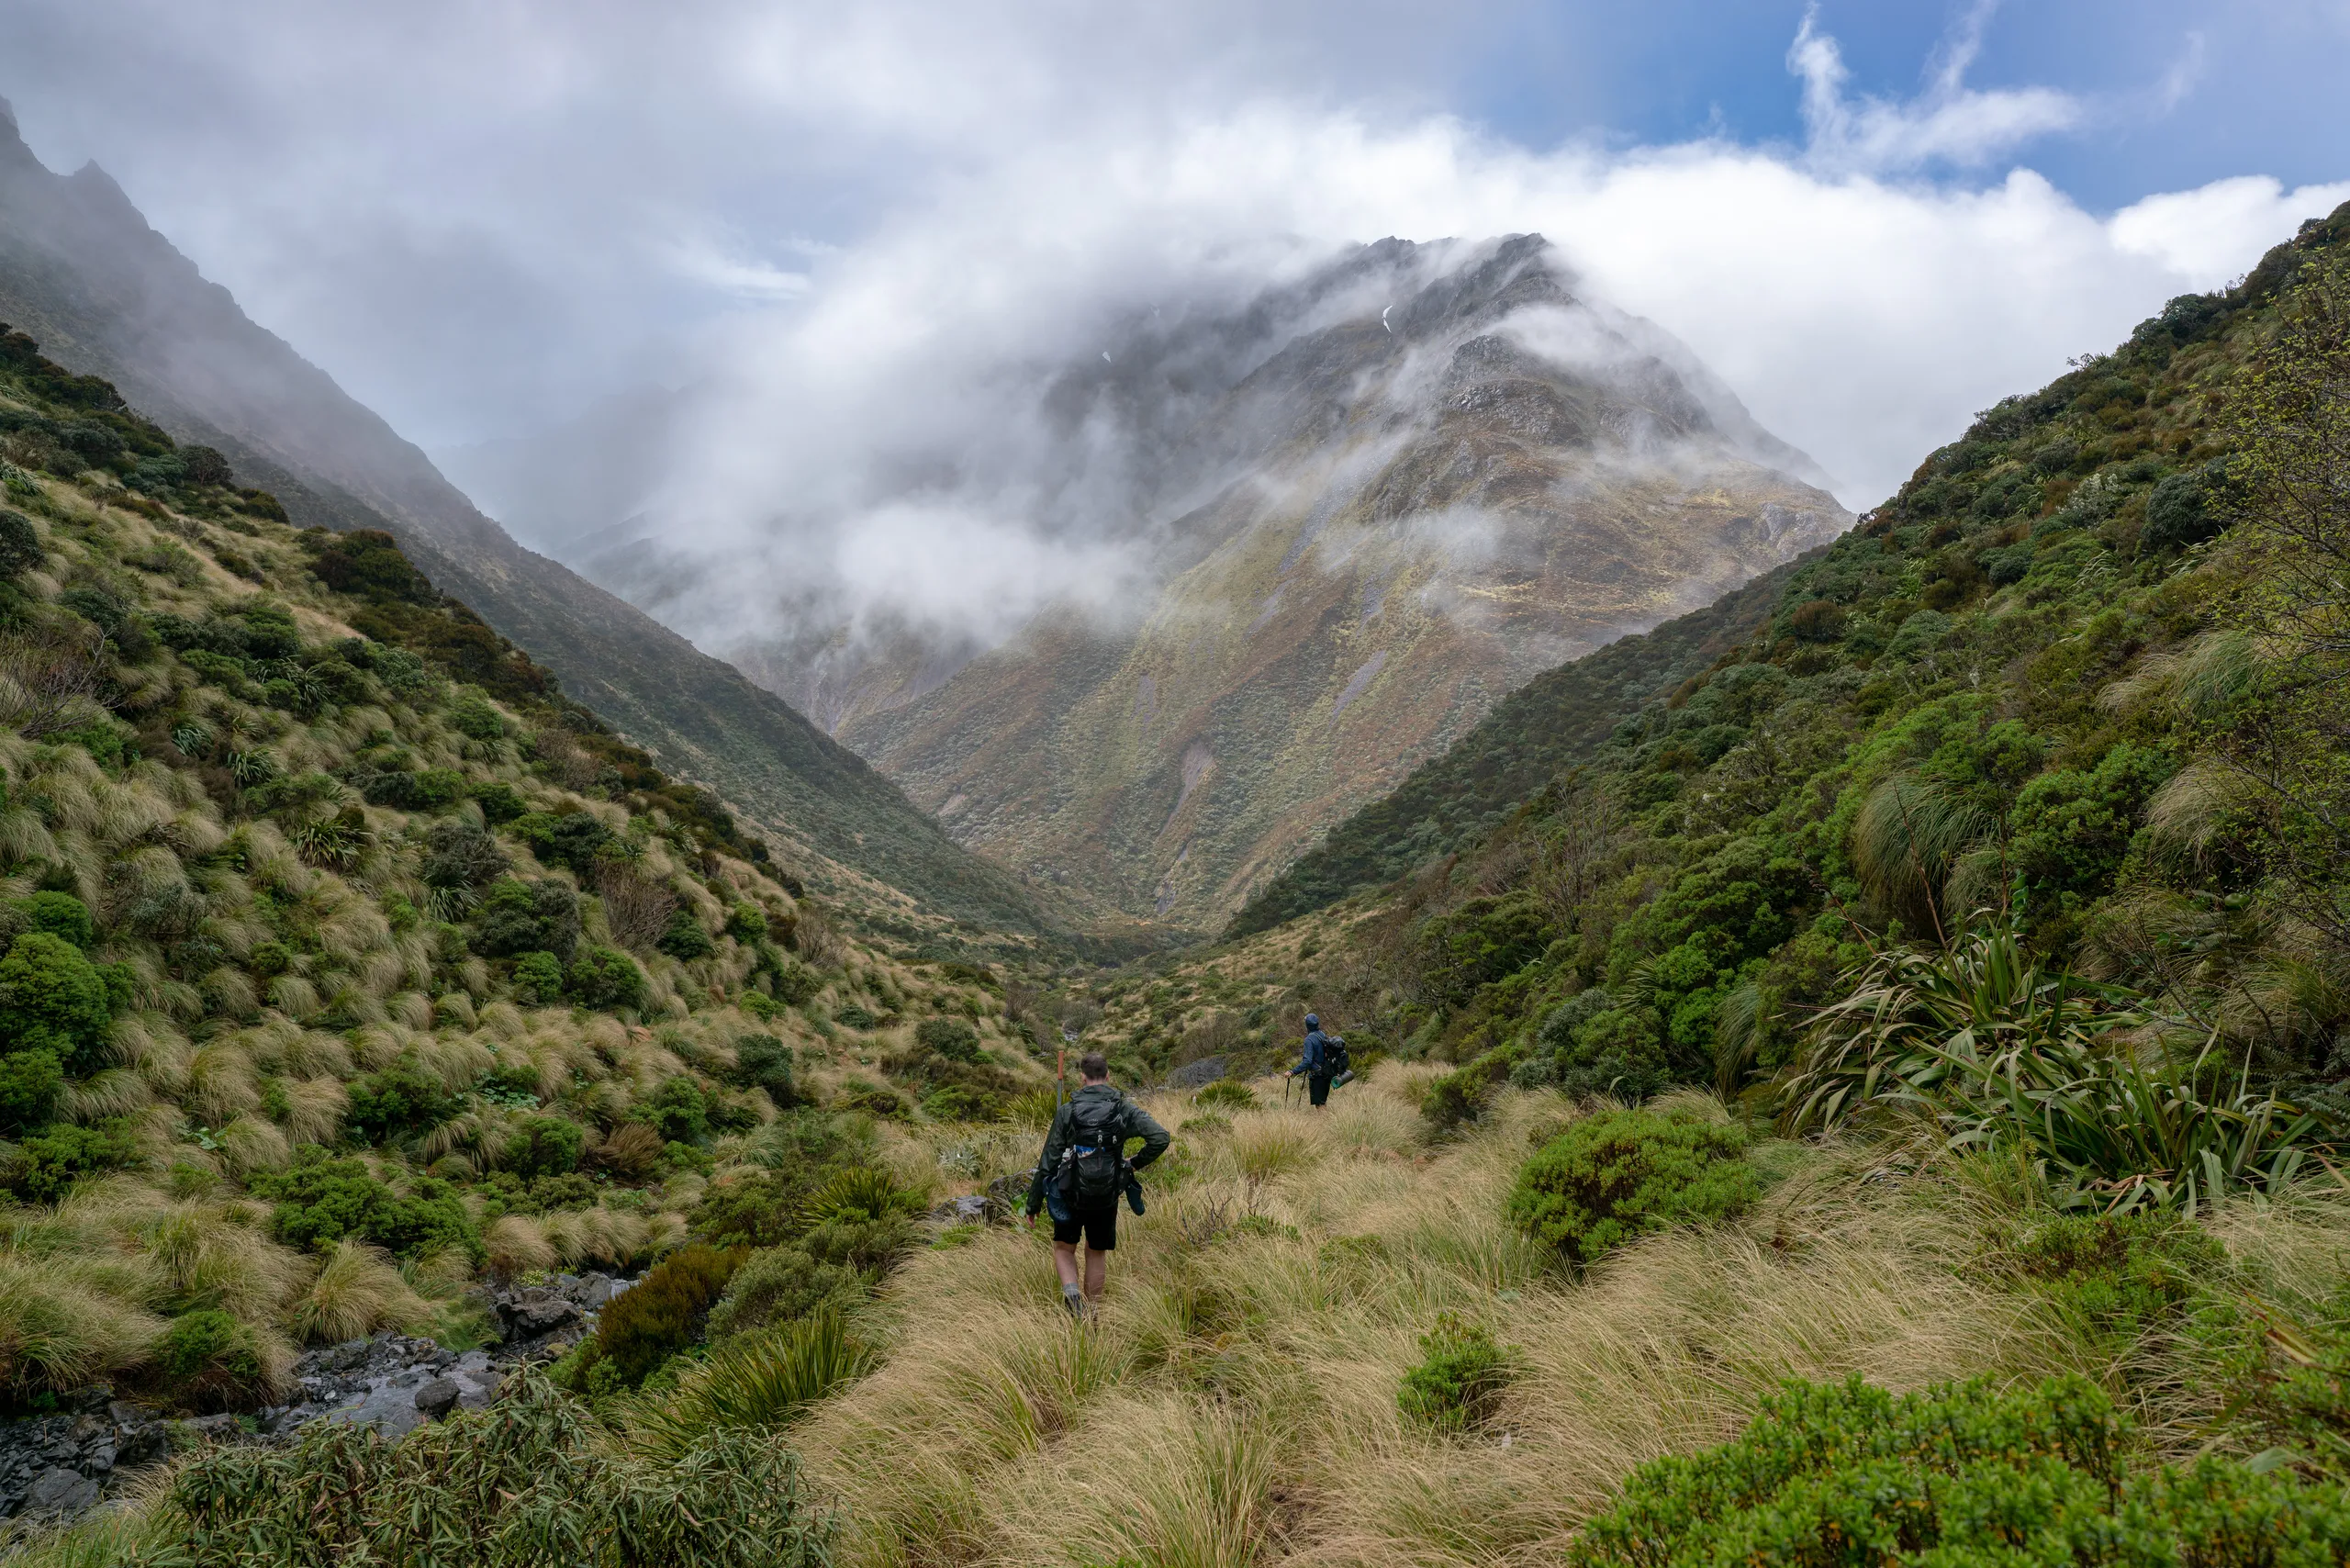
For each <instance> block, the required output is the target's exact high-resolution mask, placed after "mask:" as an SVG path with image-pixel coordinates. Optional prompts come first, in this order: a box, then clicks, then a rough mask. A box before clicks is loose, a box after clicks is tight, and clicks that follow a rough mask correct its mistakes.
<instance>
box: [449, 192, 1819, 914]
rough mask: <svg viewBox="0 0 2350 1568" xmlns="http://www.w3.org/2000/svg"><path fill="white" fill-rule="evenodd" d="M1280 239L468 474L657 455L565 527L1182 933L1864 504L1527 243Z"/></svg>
mask: <svg viewBox="0 0 2350 1568" xmlns="http://www.w3.org/2000/svg"><path fill="white" fill-rule="evenodd" d="M1269 254H1270V255H1271V256H1272V258H1273V260H1272V271H1273V274H1274V275H1272V276H1271V277H1270V278H1261V277H1260V281H1259V283H1258V284H1257V286H1255V287H1254V288H1253V289H1249V290H1244V289H1242V288H1241V287H1240V286H1238V285H1237V282H1236V281H1235V278H1234V277H1233V275H1231V274H1217V275H1215V276H1213V277H1209V278H1203V279H1195V280H1193V288H1194V292H1193V293H1192V295H1191V297H1188V298H1179V297H1172V296H1171V295H1169V296H1162V297H1161V299H1160V300H1159V301H1158V302H1157V303H1150V302H1144V301H1139V300H1136V301H1121V300H1116V299H1114V297H1105V299H1104V300H1103V301H1102V302H1099V303H1097V304H1095V305H1093V306H1091V307H1090V309H1091V313H1092V314H1091V318H1090V321H1091V330H1090V332H1088V333H1087V334H1085V335H1084V336H1083V348H1082V350H1077V351H1066V352H1063V353H1059V354H1058V355H1057V357H1050V358H1048V357H1046V356H1045V355H1043V354H1041V353H1034V354H1019V355H1012V356H1009V357H1005V358H1001V359H989V358H987V357H984V356H981V355H975V354H974V355H968V356H967V357H962V358H960V359H958V358H957V357H956V356H954V355H952V354H948V355H945V356H942V357H941V358H940V359H939V360H938V361H936V362H934V363H931V364H920V363H912V364H909V363H908V362H906V361H904V360H902V359H901V360H898V361H896V362H894V369H895V375H894V376H892V377H890V378H886V379H884V380H882V384H881V385H880V386H871V385H867V386H852V387H851V388H849V389H848V390H847V391H846V392H845V394H844V399H845V402H846V403H847V404H849V405H850V406H852V407H854V408H855V409H857V410H859V411H860V412H861V413H863V414H865V415H867V416H871V417H872V418H871V421H870V423H869V424H867V425H866V426H864V427H861V428H859V429H856V430H855V431H850V430H847V429H845V428H844V427H843V426H842V425H840V424H837V423H836V422H835V421H834V420H833V419H832V418H830V417H828V416H827V415H826V414H825V413H824V412H823V411H822V409H818V408H815V407H812V406H811V403H812V401H813V400H812V399H811V400H810V401H803V402H796V403H790V404H789V405H787V404H785V403H784V402H782V401H780V400H779V398H778V396H777V384H776V383H775V382H770V383H768V384H767V386H765V387H764V388H762V389H761V390H763V391H764V392H765V393H766V394H767V395H766V396H765V397H755V396H751V395H750V389H748V388H745V387H743V386H734V387H731V388H730V387H729V386H726V385H724V384H723V383H719V382H712V383H710V384H707V385H705V386H700V387H699V388H697V390H696V391H695V392H694V393H692V394H689V395H680V396H677V397H674V398H669V399H667V400H657V399H649V398H648V399H645V400H643V402H641V403H638V404H635V405H633V407H635V408H637V409H641V410H642V412H641V413H640V414H639V415H638V416H637V417H636V418H635V419H634V420H632V419H631V418H630V416H629V414H628V412H627V411H626V410H625V409H623V408H622V406H621V405H617V404H615V405H607V406H606V407H605V408H602V409H598V410H597V411H596V412H595V413H594V414H592V415H591V416H590V417H589V418H588V420H583V421H581V422H580V423H578V424H576V425H575V426H573V427H570V428H568V429H566V430H565V431H558V432H556V433H554V435H552V436H550V437H548V438H545V439H544V440H543V441H541V442H537V443H535V444H533V443H505V444H503V445H501V446H500V447H498V448H496V449H491V448H476V449H475V450H474V453H473V454H471V458H470V460H471V461H472V462H473V463H474V464H475V465H476V469H477V471H479V472H481V473H482V474H483V475H484V476H485V478H486V479H487V481H489V482H491V483H495V484H501V485H504V486H506V487H509V488H510V489H512V490H514V491H515V492H516V493H518V494H535V496H536V497H537V498H538V499H536V500H535V501H533V502H532V505H534V506H536V507H537V508H538V509H539V510H538V511H537V512H533V513H532V514H531V515H532V516H537V515H541V514H542V513H545V514H553V513H554V512H555V511H556V510H559V509H556V508H554V507H550V506H548V505H547V504H546V501H545V498H548V497H553V496H558V495H563V494H567V493H571V492H572V491H574V490H576V489H579V488H581V487H582V486H581V480H582V477H583V476H586V475H589V474H602V473H605V472H607V471H609V469H610V466H611V465H612V464H613V462H614V461H615V458H614V454H624V455H625V457H626V458H631V459H636V460H639V461H641V460H643V458H645V457H647V456H652V455H658V456H659V457H660V458H661V459H662V460H663V461H666V464H667V465H668V467H667V470H666V472H662V471H656V470H655V469H653V468H642V467H641V468H639V469H638V470H637V471H636V472H635V473H634V474H633V475H632V476H630V477H628V478H626V479H624V480H622V481H621V482H618V483H613V484H605V485H600V486H599V485H588V486H586V487H585V488H586V489H587V490H588V491H590V492H592V494H591V495H590V497H589V498H588V499H586V500H585V501H584V502H583V505H582V510H580V511H579V512H576V513H575V514H574V516H575V521H574V522H573V523H572V524H571V525H570V527H569V530H568V532H567V535H566V536H565V537H564V538H563V539H562V540H561V541H560V542H556V541H554V540H553V539H550V542H549V547H550V548H552V549H554V550H556V551H557V552H558V553H560V554H564V555H565V558H566V559H568V560H570V561H571V562H572V563H573V564H574V565H576V566H577V567H578V568H579V569H580V570H581V571H583V572H584V573H586V574H587V575H588V576H589V577H591V578H593V579H594V580H596V581H598V582H599V583H601V584H603V585H604V586H605V587H607V588H610V589H611V590H612V591H614V592H616V593H618V594H620V595H621V596H622V597H624V598H626V599H630V600H631V601H632V602H633V603H635V604H637V605H639V606H641V607H643V609H645V610H648V611H649V612H651V613H653V614H655V615H656V616H658V617H660V618H661V619H662V620H663V621H664V622H666V623H668V624H670V625H672V626H675V627H677V628H678V629H679V630H681V631H684V632H686V633H688V634H690V635H692V636H694V637H695V639H696V640H697V641H698V642H699V643H700V644H701V645H703V646H705V647H709V648H711V649H712V650H713V651H717V652H720V653H722V654H723V655H725V656H726V657H728V658H729V659H730V660H732V661H733V663H735V664H736V665H737V666H740V667H741V668H743V669H744V671H745V672H746V673H748V674H750V675H751V676H752V677H753V678H755V679H756V680H758V681H760V682H761V683H762V684H764V685H766V686H767V687H768V688H769V689H773V690H776V691H778V692H779V693H781V694H783V695H784V696H786V697H787V698H788V699H789V700H791V701H792V702H793V704H794V705H795V706H797V707H799V708H800V709H801V710H802V711H805V712H807V713H809V714H810V715H811V717H813V718H815V719H816V720H817V722H820V723H822V724H823V725H825V726H826V727H827V728H829V729H830V730H832V731H833V733H834V734H836V735H837V736H839V737H840V738H841V739H843V740H845V741H846V742H847V743H848V744H849V745H852V746H854V747H855V748H856V749H857V750H858V751H860V752H861V753H863V754H864V755H865V756H868V757H869V758H871V759H872V760H874V761H875V762H876V763H877V764H878V765H879V766H880V767H881V768H882V769H883V770H884V771H885V772H886V773H888V774H889V775H890V776H891V777H892V778H896V779H898V780H899V781H901V783H902V784H904V785H905V787H906V788H907V789H908V790H910V791H911V792H912V795H913V797H914V798H915V800H916V801H917V802H918V803H920V804H922V805H923V806H925V807H927V808H929V809H932V810H934V811H936V812H939V813H940V815H941V817H942V818H943V819H944V820H945V821H946V824H947V826H948V828H949V830H950V831H951V832H953V833H954V834H956V835H957V837H959V838H961V839H962V840H963V841H964V842H966V843H968V844H970V845H972V846H978V847H980V848H982V849H984V850H985V851H987V852H988V853H989V854H990V855H992V856H995V857H998V858H1000V859H1002V860H1003V861H1004V862H1005V863H1007V864H1009V865H1011V866H1013V867H1016V868H1020V869H1021V870H1023V871H1024V872H1026V873H1027V874H1029V875H1030V876H1032V877H1035V878H1038V879H1044V880H1046V881H1049V882H1052V883H1054V884H1057V885H1059V886H1061V887H1063V888H1065V889H1067V890H1069V892H1070V894H1071V895H1072V896H1073V897H1074V898H1075V899H1077V900H1078V901H1079V902H1080V904H1082V905H1085V906H1088V907H1090V908H1091V909H1092V910H1093V911H1095V912H1096V913H1110V912H1115V913H1122V914H1124V915H1126V916H1132V917H1138V918H1144V919H1158V920H1169V921H1176V922H1181V923H1187V924H1201V923H1206V922H1210V921H1214V920H1218V919H1221V918H1222V917H1223V916H1225V915H1226V914H1228V913H1230V912H1231V911H1232V910H1233V909H1234V908H1237V906H1238V903H1239V902H1242V901H1243V900H1245V898H1246V897H1247V895H1248V891H1249V890H1251V889H1253V888H1254V887H1256V886H1258V885H1259V884H1260V883H1261V882H1262V880H1263V879H1265V878H1266V877H1268V876H1270V875H1271V874H1273V873H1274V872H1275V871H1277V870H1278V869H1280V868H1281V866H1282V865H1285V864H1286V863H1287V861H1288V859H1289V858H1290V857H1292V856H1294V855H1295V854H1296V853H1297V852H1298V850H1299V849H1300V848H1302V847H1303V846H1304V844H1306V843H1308V842H1310V841H1311V840H1312V839H1313V837H1314V836H1315V834H1318V833H1319V832H1320V830H1321V829H1322V828H1323V827H1325V826H1326V825H1327V823H1329V822H1330V821H1332V820H1334V819H1335V818H1336V817H1337V816H1341V815H1344V814H1345V813H1346V812H1349V811H1351V810H1353V809H1354V808H1355V807H1356V806H1358V805H1360V803H1361V802H1362V801H1365V800H1368V799H1371V798H1372V797H1373V796H1375V795H1376V794H1378V793H1380V792H1381V791H1382V790H1385V789H1387V788H1389V787H1392V785H1393V783H1394V782H1395V781H1396V780H1397V779H1398V778H1401V776H1402V773H1403V772H1404V770H1407V769H1408V767H1409V766H1410V765H1411V764H1412V763H1413V762H1414V761H1416V760H1417V759H1419V758H1422V757H1425V756H1429V755H1432V754H1433V753H1434V752H1435V751H1437V750H1440V749H1441V748H1442V747H1443V746H1444V745H1447V744H1449V742H1450V741H1451V740H1452V739H1453V738H1454V737H1456V736H1457V735H1459V734H1461V733H1462V732H1463V731H1464V730H1465V729H1466V728H1467V727H1468V726H1469V725H1470V724H1472V723H1473V722H1475V721H1476V719H1477V718H1479V717H1480V716H1482V715H1483V712H1484V711H1486V710H1487V709H1489V708H1490V707H1491V706H1492V704H1493V703H1494V701H1496V700H1499V699H1500V698H1501V697H1502V696H1503V695H1504V694H1505V693H1506V692H1508V691H1510V690H1511V689H1515V688H1516V686H1518V685H1520V684H1522V683H1524V682H1525V681H1526V680H1527V679H1529V678H1532V677H1533V676H1534V675H1536V674H1537V673H1539V672H1540V671H1541V670H1543V669H1545V668H1548V667H1549V666H1552V665H1554V664H1556V663H1558V662H1559V661H1561V659H1564V658H1568V657H1572V656H1573V655H1576V654H1579V653H1582V652H1585V651H1588V650H1589V649H1590V648H1592V647H1594V646H1596V645H1598V644H1603V643H1605V642H1606V641H1608V640H1610V639H1611V638H1614V637H1616V636H1618V635H1621V634H1623V633H1626V632H1630V631H1639V630H1644V629H1646V628H1647V627H1649V626H1651V625H1653V624H1655V623H1656V622H1659V621H1661V620H1663V619H1665V618H1667V617H1669V616H1671V615H1673V614H1675V613H1678V612H1680V611H1682V610H1687V609H1689V608H1691V607H1693V606H1694V605H1695V604H1699V603H1703V602H1705V601H1707V600H1708V599H1712V598H1713V597H1714V596H1715V595H1716V594H1718V593H1719V592H1720V591H1721V590H1723V589H1724V588H1729V587H1733V586H1735V585H1737V584H1738V583H1740V582H1743V581H1745V580H1746V579H1747V578H1749V577H1752V576H1753V575H1754V574H1756V573H1757V572H1760V571H1762V570H1764V569H1766V568H1768V567H1770V566H1774V565H1776V564H1777V563H1779V562H1780V561H1783V560H1785V559H1787V558H1789V557H1790V556H1792V555H1794V554H1797V553H1799V552H1800V551H1802V550H1804V549H1806V548H1808V547H1810V546H1812V545H1814V544H1818V543H1825V542H1826V541H1827V540H1828V539H1830V538H1831V537H1833V536H1834V535H1835V534H1836V533H1837V532H1841V529H1842V528H1843V527H1844V525H1845V524H1846V522H1847V521H1849V517H1848V514H1847V513H1846V512H1845V511H1844V510H1843V509H1842V508H1841V506H1839V505H1838V503H1837V502H1836V501H1835V500H1834V498H1832V497H1831V496H1830V494H1829V493H1828V491H1827V484H1828V479H1827V476H1826V475H1824V474H1822V473H1821V472H1820V471H1819V469H1818V465H1815V464H1813V463H1812V462H1811V461H1810V460H1809V459H1808V458H1807V457H1806V456H1805V455H1804V454H1801V453H1799V452H1797V451H1796V450H1795V449H1793V448H1792V447H1790V446H1788V445H1787V444H1786V443H1785V442H1782V441H1779V440H1778V439H1777V438H1775V437H1774V436H1773V435H1772V434H1771V433H1770V432H1769V431H1766V430H1764V429H1763V428H1762V426H1761V425H1760V424H1759V422H1757V421H1756V420H1754V419H1753V418H1752V416H1751V414H1750V413H1749V412H1748V411H1747V410H1746V409H1745V408H1744V407H1743V406H1742V405H1741V404H1740V401H1739V399H1738V398H1736V397H1735V396H1734V395H1733V394H1732V393H1731V392H1730V391H1729V388H1728V387H1727V386H1724V385H1723V384H1722V383H1721V382H1720V380H1719V379H1718V377H1716V376H1715V375H1712V374H1711V373H1710V372H1708V371H1707V368H1706V367H1705V366H1704V365H1703V364H1701V363H1700V362H1699V361H1698V359H1697V358H1696V356H1695V354H1693V353H1690V352H1689V351H1688V350H1687V349H1686V348H1685V347H1684V346H1683V345H1682V344H1680V343H1678V342H1676V341H1674V340H1673V338H1672V337H1671V336H1670V335H1669V334H1667V333H1665V332H1663V331H1662V330H1660V329H1658V328H1657V327H1656V326H1654V325H1653V324H1652V323H1650V322H1647V321H1644V320H1641V319H1638V318H1636V317H1632V316H1629V315H1628V314H1626V313H1624V312H1622V311H1620V310H1617V309H1614V308H1610V307H1609V306H1608V305H1607V304H1606V302H1605V301H1604V300H1599V299H1595V298H1592V297H1589V296H1588V294H1587V293H1586V292H1584V291H1583V289H1581V288H1580V287H1579V286H1578V285H1577V284H1576V282H1575V281H1574V280H1573V278H1572V276H1571V275H1570V274H1568V272H1567V271H1566V269H1565V267H1564V266H1563V265H1562V263H1561V261H1560V259H1559V258H1558V256H1557V255H1556V253H1555V252H1554V251H1553V250H1552V249H1551V248H1550V246H1549V245H1548V243H1547V242H1546V241H1544V240H1543V239H1542V238H1541V237H1540V236H1538V235H1520V236H1515V237H1510V238H1506V239H1501V240H1488V241H1460V240H1452V241H1436V242H1432V243H1425V244H1416V243H1412V242H1409V241H1402V240H1395V239H1389V240H1384V241H1379V242H1378V243H1376V244H1371V245H1363V246H1357V247H1351V248H1349V249H1348V250H1346V251H1343V252H1339V253H1337V254H1336V255H1323V256H1321V257H1318V258H1316V259H1315V260H1314V261H1313V263H1312V264H1310V265H1307V264H1303V263H1301V262H1300V260H1299V258H1298V257H1297V256H1296V255H1295V254H1292V253H1280V252H1269ZM1282 274H1288V275H1282ZM1072 313H1073V314H1081V312H1080V310H1079V309H1078V308H1074V307H1073V308H1072ZM1061 331H1062V333H1063V336H1064V337H1067V336H1072V335H1075V334H1072V333H1070V332H1069V329H1068V328H1067V327H1066V326H1064V327H1063V328H1062V329H1061ZM878 352H879V351H877V353H878ZM852 379H853V377H852ZM745 399H747V400H745ZM760 415H765V416H767V417H770V418H772V419H774V420H775V421H776V425H775V428H773V429H772V430H771V431H768V432H767V433H765V434H762V433H761V432H759V431H755V430H754V429H753V428H752V422H753V421H754V420H755V419H756V418H757V417H759V416H760ZM807 424H812V425H815V426H818V427H821V429H822V431H823V432H824V434H825V439H824V440H822V442H818V441H816V440H813V439H811V432H810V431H809V430H808V429H806V428H803V427H804V425H807ZM744 454H749V455H748V457H747V458H746V457H745V455H744ZM533 472H535V473H537V474H539V475H541V476H543V478H542V480H541V481H540V482H539V484H538V487H537V488H536V489H535V491H533V490H532V482H531V479H530V476H531V475H532V473H533ZM760 480H764V482H765V483H766V484H767V486H769V487H771V488H770V489H768V490H767V491H766V492H765V493H764V494H762V495H754V494H752V493H750V492H749V491H748V490H747V489H746V488H744V487H746V486H747V485H749V484H751V483H754V482H757V481H760ZM596 496H600V500H599V499H597V498H595V497H596ZM730 509H731V510H730ZM616 513H625V515H623V516H621V518H620V520H619V521H616V522H615V521H608V520H610V519H611V518H612V517H613V516H614V514H616Z"/></svg>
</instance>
